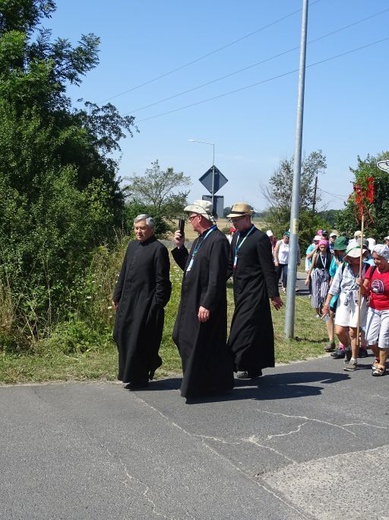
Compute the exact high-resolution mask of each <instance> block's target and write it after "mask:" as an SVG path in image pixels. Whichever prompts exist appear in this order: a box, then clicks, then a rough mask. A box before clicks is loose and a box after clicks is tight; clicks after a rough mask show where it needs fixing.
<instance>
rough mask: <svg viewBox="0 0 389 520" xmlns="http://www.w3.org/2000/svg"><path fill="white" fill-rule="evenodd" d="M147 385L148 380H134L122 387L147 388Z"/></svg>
mask: <svg viewBox="0 0 389 520" xmlns="http://www.w3.org/2000/svg"><path fill="white" fill-rule="evenodd" d="M148 386H149V382H148V381H136V382H133V383H127V384H126V385H125V386H124V388H125V389H126V390H142V389H143V388H147V387H148Z"/></svg>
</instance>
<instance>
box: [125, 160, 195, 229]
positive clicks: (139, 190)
mask: <svg viewBox="0 0 389 520" xmlns="http://www.w3.org/2000/svg"><path fill="white" fill-rule="evenodd" d="M127 180H128V185H127V186H126V188H125V191H126V193H127V197H128V201H129V202H128V205H129V206H131V205H134V206H135V207H137V208H142V207H145V208H148V211H149V212H150V213H151V215H152V216H153V217H158V218H164V219H166V220H167V221H172V219H175V218H178V217H181V216H183V209H184V207H185V206H186V205H187V197H188V195H189V190H188V191H186V190H183V189H182V188H184V187H186V186H190V184H191V180H190V177H188V176H185V175H184V174H183V172H175V171H174V169H173V168H167V169H166V170H165V171H163V170H161V167H160V165H159V162H158V160H156V161H154V162H153V163H151V168H148V169H147V170H146V172H145V174H144V175H133V176H132V177H130V178H128V179H127ZM132 213H133V212H132V211H131V214H132ZM134 216H136V215H134ZM131 225H132V224H131Z"/></svg>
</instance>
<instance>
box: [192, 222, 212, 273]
mask: <svg viewBox="0 0 389 520" xmlns="http://www.w3.org/2000/svg"><path fill="white" fill-rule="evenodd" d="M215 229H216V225H214V226H212V227H210V228H209V229H208V231H207V232H206V234H205V236H204V238H203V240H201V242H200V239H199V240H198V241H197V244H196V246H195V248H194V249H193V251H192V254H191V257H190V260H189V264H188V267H187V268H186V272H189V271H190V270H191V269H192V267H193V262H194V259H195V256H196V255H197V253H198V250H199V249H200V247H201V246H202V245H203V244H204V242H205V240H206V239H207V238H208V236H209V235H210V234H211V233H212V231H215Z"/></svg>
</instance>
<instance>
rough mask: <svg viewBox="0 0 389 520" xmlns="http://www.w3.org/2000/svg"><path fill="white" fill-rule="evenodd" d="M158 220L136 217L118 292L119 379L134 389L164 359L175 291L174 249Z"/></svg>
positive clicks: (141, 383)
mask: <svg viewBox="0 0 389 520" xmlns="http://www.w3.org/2000/svg"><path fill="white" fill-rule="evenodd" d="M154 227H155V226H154V220H153V218H152V217H150V216H149V215H146V214H142V215H138V216H137V217H136V218H135V219H134V232H135V237H136V240H132V241H131V242H130V243H129V244H128V247H127V251H126V254H125V257H124V261H123V264H122V268H121V271H120V274H119V279H118V281H117V284H116V288H115V291H114V295H113V305H114V307H115V309H116V320H115V327H114V339H115V342H116V344H117V347H118V352H119V374H118V379H119V381H123V383H124V384H125V385H126V386H125V387H126V388H129V389H130V390H135V389H137V388H143V387H146V386H147V385H148V383H149V380H151V379H153V376H154V372H155V370H156V369H157V368H158V367H160V366H161V365H162V359H161V357H160V356H159V353H158V352H159V347H160V344H161V339H162V330H163V324H164V317H165V312H164V307H165V305H166V304H167V303H168V301H169V299H170V294H171V283H170V279H169V270H170V262H169V254H168V251H167V249H166V247H165V246H164V245H163V244H162V243H161V242H159V241H158V240H157V239H156V238H155V236H154Z"/></svg>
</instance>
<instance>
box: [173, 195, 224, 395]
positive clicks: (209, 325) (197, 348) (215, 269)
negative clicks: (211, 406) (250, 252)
mask: <svg viewBox="0 0 389 520" xmlns="http://www.w3.org/2000/svg"><path fill="white" fill-rule="evenodd" d="M184 211H186V212H188V213H189V221H190V222H191V224H192V226H193V229H194V230H195V231H197V233H198V235H199V236H198V238H196V240H195V241H194V242H193V245H192V248H191V250H190V252H188V250H187V249H186V247H185V246H184V241H185V235H184V234H181V233H180V232H179V231H176V233H175V235H174V242H175V244H176V246H177V247H176V248H175V249H173V251H172V255H173V258H174V260H175V261H176V262H177V264H178V265H179V267H180V268H181V269H182V270H183V271H184V275H183V280H182V288H181V300H180V306H179V309H178V314H177V319H176V323H175V326H174V331H173V340H174V342H175V344H176V345H177V347H178V350H179V353H180V356H181V361H182V369H183V379H182V385H181V395H182V396H183V397H186V398H187V399H191V398H198V397H204V396H211V395H214V394H220V393H224V392H226V391H227V390H230V389H232V388H233V386H234V378H233V372H232V362H231V357H230V355H229V353H228V350H227V347H226V339H227V294H226V275H227V266H228V254H229V243H228V240H227V238H226V236H225V235H224V233H222V232H221V231H219V230H218V229H217V227H216V225H215V223H214V219H213V217H212V204H211V203H210V202H208V201H205V200H196V201H195V202H194V203H193V204H191V205H189V206H187V207H186V208H185V209H184Z"/></svg>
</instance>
